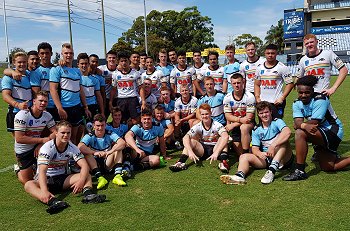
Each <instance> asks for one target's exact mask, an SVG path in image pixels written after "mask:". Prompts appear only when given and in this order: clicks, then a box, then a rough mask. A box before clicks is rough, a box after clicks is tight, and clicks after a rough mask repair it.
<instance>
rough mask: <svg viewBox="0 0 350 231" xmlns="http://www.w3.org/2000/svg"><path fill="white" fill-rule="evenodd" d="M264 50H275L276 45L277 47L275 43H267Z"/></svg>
mask: <svg viewBox="0 0 350 231" xmlns="http://www.w3.org/2000/svg"><path fill="white" fill-rule="evenodd" d="M265 50H275V51H277V50H278V47H277V45H275V44H272V43H271V44H269V45H267V46H266V47H265Z"/></svg>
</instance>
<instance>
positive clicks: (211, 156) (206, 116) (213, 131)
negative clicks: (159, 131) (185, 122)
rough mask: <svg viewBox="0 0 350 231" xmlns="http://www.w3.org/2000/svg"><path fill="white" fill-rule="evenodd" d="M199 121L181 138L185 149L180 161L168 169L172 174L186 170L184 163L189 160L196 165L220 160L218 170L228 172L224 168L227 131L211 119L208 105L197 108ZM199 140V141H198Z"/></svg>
mask: <svg viewBox="0 0 350 231" xmlns="http://www.w3.org/2000/svg"><path fill="white" fill-rule="evenodd" d="M198 110H199V114H200V118H201V121H200V122H199V123H197V124H196V125H194V126H193V127H192V128H191V129H190V130H189V131H188V133H187V134H186V135H185V136H184V138H183V144H184V146H185V148H184V149H183V152H182V154H181V156H180V159H179V160H178V161H177V162H176V163H175V164H174V165H171V166H170V167H169V168H170V170H171V171H173V172H178V171H181V170H186V169H187V165H186V161H187V159H188V158H190V159H191V160H192V161H194V162H195V163H197V161H199V160H205V159H207V160H210V164H211V162H212V161H214V160H217V159H218V160H220V161H221V162H220V163H219V168H220V170H221V171H223V172H227V171H228V166H225V164H224V163H223V161H225V162H226V160H227V158H228V155H227V141H228V138H229V137H228V134H227V131H226V129H225V127H224V125H222V124H221V123H219V122H217V121H215V120H213V119H212V118H211V108H210V105H209V104H206V103H204V104H201V105H200V107H199V109H198ZM198 140H199V141H198Z"/></svg>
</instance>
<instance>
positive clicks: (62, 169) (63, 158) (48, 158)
mask: <svg viewBox="0 0 350 231" xmlns="http://www.w3.org/2000/svg"><path fill="white" fill-rule="evenodd" d="M71 158H73V159H74V161H75V162H77V161H78V160H80V159H82V158H84V155H83V154H81V152H80V150H79V148H78V147H77V146H75V145H74V144H73V143H72V142H71V141H69V143H68V144H67V148H66V149H65V151H64V152H62V153H61V152H59V151H58V150H57V147H56V143H55V139H53V140H50V141H48V142H46V143H45V144H44V145H43V146H42V147H41V148H40V151H39V156H38V165H41V164H44V165H48V169H47V172H46V175H47V176H58V175H62V174H66V166H67V164H68V161H69V159H71ZM38 173H39V168H38V170H37V174H38Z"/></svg>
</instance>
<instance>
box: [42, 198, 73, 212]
mask: <svg viewBox="0 0 350 231" xmlns="http://www.w3.org/2000/svg"><path fill="white" fill-rule="evenodd" d="M68 207H69V204H68V203H67V202H64V201H56V202H54V203H53V204H52V205H50V206H49V207H48V208H47V209H46V212H48V213H50V214H55V213H59V212H61V211H62V210H63V209H65V208H68Z"/></svg>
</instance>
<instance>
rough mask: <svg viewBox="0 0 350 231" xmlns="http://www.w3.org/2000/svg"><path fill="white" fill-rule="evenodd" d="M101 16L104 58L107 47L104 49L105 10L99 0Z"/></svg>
mask: <svg viewBox="0 0 350 231" xmlns="http://www.w3.org/2000/svg"><path fill="white" fill-rule="evenodd" d="M101 14H102V34H103V48H104V51H105V53H104V54H105V58H107V57H106V54H107V47H106V29H105V10H104V7H103V0H101Z"/></svg>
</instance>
